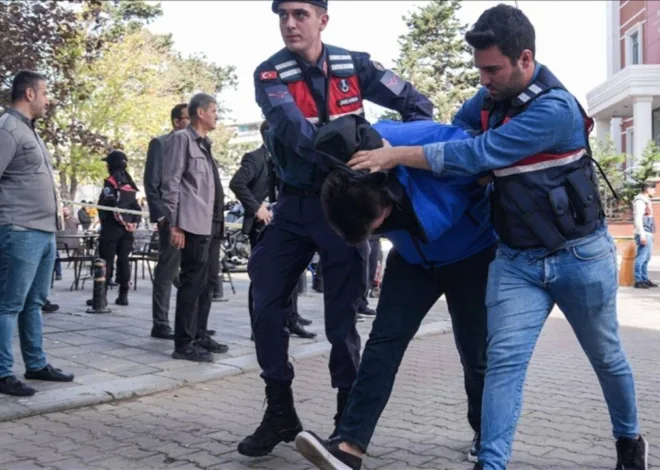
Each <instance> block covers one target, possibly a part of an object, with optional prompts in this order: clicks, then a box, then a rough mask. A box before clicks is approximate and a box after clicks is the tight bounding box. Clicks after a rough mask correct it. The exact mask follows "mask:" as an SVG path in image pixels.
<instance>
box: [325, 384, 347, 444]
mask: <svg viewBox="0 0 660 470" xmlns="http://www.w3.org/2000/svg"><path fill="white" fill-rule="evenodd" d="M350 393H351V390H350V389H338V390H337V414H336V415H335V418H334V420H335V430H334V431H332V434H330V437H329V438H328V440H332V439H334V438H336V437H337V436H338V435H339V422H340V421H341V415H342V414H344V409H345V408H346V404H347V403H348V395H349V394H350Z"/></svg>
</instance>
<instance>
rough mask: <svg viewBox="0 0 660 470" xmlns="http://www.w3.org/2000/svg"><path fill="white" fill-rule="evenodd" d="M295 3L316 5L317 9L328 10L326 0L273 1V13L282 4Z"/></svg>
mask: <svg viewBox="0 0 660 470" xmlns="http://www.w3.org/2000/svg"><path fill="white" fill-rule="evenodd" d="M290 1H296V2H300V3H309V4H310V5H316V6H317V7H321V8H325V9H326V10H327V9H328V0H273V13H277V9H278V8H279V7H280V5H281V4H282V3H284V2H290Z"/></svg>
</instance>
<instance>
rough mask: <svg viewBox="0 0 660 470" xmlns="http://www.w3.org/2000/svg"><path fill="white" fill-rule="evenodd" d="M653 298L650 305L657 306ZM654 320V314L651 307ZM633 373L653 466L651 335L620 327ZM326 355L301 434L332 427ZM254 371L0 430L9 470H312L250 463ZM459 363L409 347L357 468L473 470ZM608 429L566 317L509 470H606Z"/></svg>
mask: <svg viewBox="0 0 660 470" xmlns="http://www.w3.org/2000/svg"><path fill="white" fill-rule="evenodd" d="M656 300H657V299H656ZM656 311H657V309H656ZM621 335H622V338H623V342H624V347H625V349H626V353H627V354H628V357H629V358H630V361H631V363H632V366H633V369H634V371H635V374H636V387H637V397H638V404H639V412H640V414H639V416H640V421H641V423H640V424H641V427H642V430H643V432H644V433H645V437H646V438H647V439H648V441H649V442H650V457H649V461H650V464H651V465H650V467H649V468H656V469H657V468H658V466H657V463H658V461H659V459H660V446H659V445H658V442H660V398H659V397H660V395H659V394H658V388H659V387H660V380H659V379H658V374H657V373H656V369H657V368H656V365H655V364H656V362H657V358H658V356H659V355H660V331H658V329H650V328H642V329H640V328H633V327H629V326H623V327H622V329H621ZM327 361H328V358H327V354H325V355H322V356H316V357H312V358H307V359H305V360H302V361H299V362H298V363H296V380H295V382H294V385H293V389H294V396H295V400H296V409H297V412H298V414H299V416H300V419H301V421H302V424H303V426H304V427H305V428H306V429H308V430H311V431H314V432H317V433H318V434H319V435H320V436H323V437H325V436H328V435H329V434H330V433H331V432H332V429H333V422H332V416H333V415H334V413H335V392H334V390H332V389H331V388H330V379H329V375H328V369H327ZM263 390H264V389H263V381H262V380H261V379H260V378H259V374H258V373H257V372H256V371H253V372H249V373H247V374H242V375H236V376H234V377H229V378H226V379H222V380H217V381H212V382H208V383H204V384H198V385H193V386H191V387H186V388H182V389H179V390H175V391H169V392H163V393H158V394H154V395H151V396H146V397H142V398H138V399H135V400H128V401H124V402H121V403H107V404H102V405H99V406H93V407H86V408H81V409H77V410H70V411H66V412H60V413H52V414H47V415H43V416H33V417H29V418H26V419H21V420H17V421H13V422H5V423H0V435H1V436H2V439H0V468H2V469H6V470H56V469H61V470H92V469H94V470H97V469H99V470H100V469H107V470H148V469H158V470H163V469H167V470H169V469H175V468H176V469H177V470H200V469H204V470H248V469H263V470H312V466H311V465H310V464H309V463H308V462H307V461H306V460H304V459H303V458H302V456H301V455H300V454H299V453H298V452H296V450H295V447H294V446H293V445H292V444H281V445H279V446H277V447H276V448H275V449H274V451H273V453H272V454H271V455H268V456H265V457H261V458H248V457H244V456H242V455H239V454H238V452H237V451H236V446H237V444H238V442H239V441H240V440H241V439H243V438H244V437H245V436H246V435H247V434H249V433H250V432H252V430H254V429H255V427H256V426H257V425H258V424H259V422H260V420H261V418H262V416H263V412H264V406H263ZM471 439H472V433H471V430H470V428H469V426H468V424H467V419H466V399H465V388H464V384H463V378H462V372H461V365H460V361H459V359H458V355H457V353H456V347H455V345H454V340H453V338H452V335H436V336H426V337H425V338H423V339H421V340H416V341H413V342H412V343H411V345H410V347H409V349H408V352H407V353H406V356H405V358H404V360H403V363H402V365H401V368H400V369H399V373H398V374H397V379H396V383H395V385H394V390H393V394H392V397H391V399H390V401H389V403H388V404H387V407H386V408H385V412H384V413H383V415H382V417H381V419H380V421H379V422H378V426H377V427H376V432H375V435H374V438H373V440H372V442H371V445H370V447H369V449H368V456H367V458H366V459H365V461H364V465H363V467H362V468H363V469H364V470H421V469H427V470H471V469H472V467H473V465H472V464H470V463H468V462H467V460H466V452H467V449H468V446H469V444H470V440H471ZM615 463H616V451H615V447H614V440H613V439H612V436H611V424H610V422H609V417H608V414H607V408H606V406H605V402H604V400H603V396H602V392H601V390H600V386H599V384H598V380H597V379H596V376H595V374H594V372H593V370H592V368H591V366H590V364H589V362H588V361H587V358H586V357H585V355H584V354H583V353H582V351H581V350H580V347H579V345H578V343H577V340H576V339H575V336H574V335H573V334H572V332H571V329H570V327H569V325H568V323H567V322H566V321H565V320H560V319H554V318H551V319H550V320H548V322H547V324H546V326H545V328H544V331H543V334H542V335H541V338H540V340H539V343H538V345H537V348H536V351H535V353H534V356H533V357H532V362H531V366H530V369H529V373H528V377H527V381H526V386H525V395H524V402H523V409H522V416H521V419H520V423H519V426H518V429H517V433H516V436H515V442H514V444H513V456H512V460H511V464H510V465H509V467H508V468H509V470H577V469H581V470H585V469H599V470H607V469H609V470H611V469H613V468H614V466H615Z"/></svg>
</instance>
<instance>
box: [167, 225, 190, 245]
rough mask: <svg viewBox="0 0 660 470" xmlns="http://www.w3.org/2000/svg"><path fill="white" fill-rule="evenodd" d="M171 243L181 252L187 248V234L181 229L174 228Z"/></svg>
mask: <svg viewBox="0 0 660 470" xmlns="http://www.w3.org/2000/svg"><path fill="white" fill-rule="evenodd" d="M170 241H171V242H172V246H174V248H176V249H178V250H181V249H183V247H184V246H186V234H185V233H183V230H181V229H180V228H179V227H172V228H171V229H170Z"/></svg>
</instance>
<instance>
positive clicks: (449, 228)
mask: <svg viewBox="0 0 660 470" xmlns="http://www.w3.org/2000/svg"><path fill="white" fill-rule="evenodd" d="M373 127H374V128H375V129H376V130H377V131H378V132H379V133H380V135H381V136H383V138H384V139H386V140H387V141H388V142H389V143H390V144H392V146H394V147H396V146H402V145H406V146H414V145H424V144H428V143H432V142H445V141H453V140H463V139H469V138H470V137H469V136H468V134H467V133H466V132H464V131H463V130H461V129H460V128H458V127H455V126H449V125H445V124H438V123H435V122H432V121H417V122H410V123H399V122H394V121H381V122H378V123H376V124H374V126H373ZM392 171H393V172H394V174H395V175H396V177H397V179H398V180H399V182H400V183H401V184H402V186H403V187H404V189H405V191H406V194H407V195H408V197H409V199H410V202H411V204H412V207H413V210H414V211H415V214H416V215H417V220H418V223H419V225H420V227H421V229H422V231H423V233H424V234H425V236H426V240H421V239H419V238H417V237H415V236H413V235H411V233H410V232H409V231H407V230H395V231H392V232H387V233H385V234H384V236H385V237H386V238H387V239H389V240H390V241H391V242H392V245H393V246H394V248H395V249H396V251H397V252H399V254H400V255H401V256H402V257H403V258H404V259H405V260H406V261H407V262H408V263H411V264H421V265H424V266H427V267H431V266H434V267H438V266H443V265H447V264H452V263H455V262H457V261H460V260H462V259H465V258H467V257H469V256H471V255H473V254H475V253H478V252H480V251H482V250H484V249H486V248H488V247H489V246H492V245H493V244H494V243H495V242H496V238H495V233H494V231H493V229H492V227H491V224H490V207H489V203H488V199H487V197H486V190H485V188H484V187H482V186H480V185H479V184H478V183H477V178H478V177H477V176H468V177H437V176H435V175H434V174H433V173H432V172H430V171H424V170H418V169H414V168H406V167H403V166H397V167H396V168H394V169H393V170H392Z"/></svg>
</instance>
